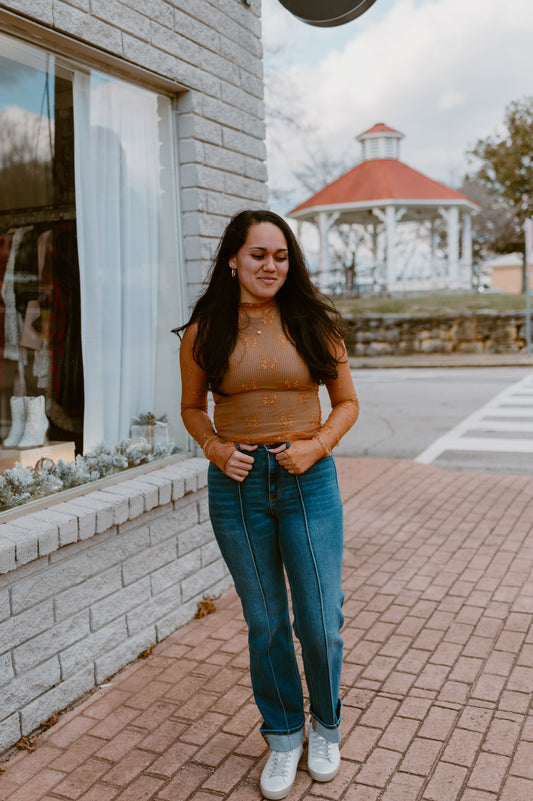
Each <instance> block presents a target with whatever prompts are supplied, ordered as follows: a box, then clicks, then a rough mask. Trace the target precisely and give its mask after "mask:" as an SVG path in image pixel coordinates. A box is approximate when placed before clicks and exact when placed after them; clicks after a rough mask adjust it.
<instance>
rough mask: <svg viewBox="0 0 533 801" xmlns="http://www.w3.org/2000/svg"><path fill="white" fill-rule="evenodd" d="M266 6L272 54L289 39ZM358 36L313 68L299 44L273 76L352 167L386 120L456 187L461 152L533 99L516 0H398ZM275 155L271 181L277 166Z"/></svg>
mask: <svg viewBox="0 0 533 801" xmlns="http://www.w3.org/2000/svg"><path fill="white" fill-rule="evenodd" d="M376 5H379V4H376ZM264 8H265V12H266V13H265V15H266V19H265V25H264V30H265V35H264V41H265V46H266V49H267V51H268V48H269V46H270V43H271V42H272V41H273V39H275V41H276V42H277V43H278V44H279V42H280V41H281V40H282V39H283V36H284V35H285V34H284V32H283V31H284V29H283V28H282V27H281V24H280V27H277V22H276V20H278V21H279V19H280V17H279V16H278V14H277V13H276V10H274V9H272V3H271V2H265V6H264ZM365 19H366V18H365V16H363V17H361V21H364V20H365ZM282 21H283V24H284V25H285V26H287V25H288V24H287V23H286V20H284V19H283V20H282ZM294 25H301V23H297V22H294ZM305 27H307V26H304V28H305ZM345 27H346V28H347V29H348V28H349V27H350V26H345ZM286 29H287V30H288V28H286ZM352 31H353V33H351V34H350V38H349V41H347V42H346V43H344V44H343V46H342V47H341V48H339V47H336V48H334V49H332V50H330V52H327V53H324V54H322V55H321V53H320V52H317V55H316V60H315V63H314V64H312V65H311V66H309V65H308V64H307V65H306V64H304V65H302V63H301V59H300V63H299V62H298V60H297V53H298V49H297V48H294V50H293V53H294V57H293V60H292V63H291V64H290V66H288V67H287V66H286V65H284V67H283V68H282V70H280V73H279V75H278V76H277V79H278V80H279V81H283V80H286V81H289V82H292V84H293V85H294V87H296V91H297V94H298V99H299V102H300V104H301V105H302V107H303V108H305V114H306V117H307V121H308V122H309V123H310V124H311V125H312V126H313V127H314V128H315V129H316V130H317V131H318V132H319V135H320V138H321V139H322V140H323V141H324V142H326V143H327V147H328V148H330V149H331V151H332V152H337V153H338V152H348V153H353V154H354V163H355V162H357V161H358V159H359V153H360V151H359V148H358V146H357V145H355V144H354V137H355V136H356V135H357V134H359V133H361V132H362V131H364V130H366V129H367V128H369V127H370V126H371V125H373V124H374V123H376V122H386V123H387V124H389V125H391V126H393V127H395V128H398V129H399V130H400V131H402V132H403V133H404V134H405V135H406V138H405V139H404V141H403V142H402V160H404V161H406V162H407V163H408V164H410V165H411V166H413V167H415V168H416V169H419V170H421V171H422V172H425V173H427V174H428V175H430V176H431V177H433V178H435V179H437V180H442V181H445V182H447V183H451V182H454V180H455V181H457V180H459V181H460V180H461V177H462V174H463V172H464V170H465V168H466V157H465V151H466V150H468V149H469V148H470V147H472V146H473V145H474V144H475V142H476V141H477V139H479V138H481V137H484V136H487V135H488V134H490V133H492V132H493V131H494V130H496V129H497V128H498V126H499V125H500V124H501V121H502V119H503V115H504V111H505V107H506V106H507V104H508V103H509V102H510V101H511V100H515V99H518V98H520V97H523V96H525V95H528V94H533V89H532V84H531V74H532V73H533V48H532V47H531V38H532V34H533V3H531V0H513V3H512V11H511V9H510V8H504V7H503V5H502V4H501V3H500V2H499V0H468V2H465V0H418V2H416V3H415V2H414V0H396V2H394V3H392V5H391V7H390V9H389V10H388V11H387V13H385V14H382V15H381V16H380V17H374V18H371V16H370V13H369V14H368V21H367V22H365V24H360V25H357V24H353V28H352ZM289 33H290V34H291V36H294V27H293V26H292V25H291V26H290V30H289ZM319 33H320V30H319V31H318V33H317V34H315V36H317V35H319ZM303 35H304V36H305V37H307V36H309V34H308V33H307V32H304V34H303ZM272 70H273V66H272V64H270V65H267V71H268V72H271V71H272ZM274 72H275V68H274ZM271 80H272V76H271ZM270 153H271V164H270V175H271V183H273V182H274V181H277V180H278V176H279V173H280V164H278V163H277V161H276V160H277V159H278V158H279V156H278V155H277V154H276V153H275V152H274V151H273V150H272V148H271V150H270ZM286 171H287V166H286V165H285V167H284V172H285V173H286Z"/></svg>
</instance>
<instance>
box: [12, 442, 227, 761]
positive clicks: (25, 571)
mask: <svg viewBox="0 0 533 801" xmlns="http://www.w3.org/2000/svg"><path fill="white" fill-rule="evenodd" d="M230 586H231V578H230V576H229V574H228V571H227V568H226V566H225V564H224V562H223V560H222V557H221V555H220V551H219V550H218V547H217V545H216V543H215V541H214V538H213V534H212V530H211V526H210V523H209V519H208V509H207V462H206V460H205V459H202V458H196V459H188V460H184V461H181V462H178V463H176V464H173V465H171V466H167V467H164V468H160V469H158V470H154V471H152V472H150V473H147V474H144V475H143V476H141V477H135V478H132V479H128V480H125V481H122V482H121V483H117V484H115V485H112V486H109V487H107V488H105V489H100V490H96V491H92V492H89V493H88V494H85V495H83V496H81V497H78V498H76V499H75V500H68V501H66V502H63V503H58V504H56V505H54V506H50V507H49V508H48V509H46V510H44V511H40V512H35V513H33V514H31V513H30V514H22V516H21V517H19V518H16V519H14V520H10V521H9V522H8V523H4V524H3V525H0V699H1V701H0V752H1V751H3V750H5V749H6V748H8V747H10V746H11V745H13V744H14V743H16V742H17V741H18V740H19V738H20V737H21V735H27V734H29V733H30V732H31V731H33V730H34V729H35V728H37V727H38V726H39V725H40V723H41V721H44V720H47V719H48V718H49V717H50V716H51V715H52V714H53V713H54V712H59V711H61V710H63V709H65V708H66V707H67V706H68V705H69V704H70V703H71V702H73V701H75V700H76V699H78V698H80V697H81V696H83V695H84V694H85V693H86V692H88V691H89V690H91V689H92V688H93V687H95V686H96V685H97V684H100V683H101V682H103V681H105V680H106V679H107V678H109V677H110V676H111V675H113V674H114V673H116V672H117V671H118V670H119V669H120V668H121V667H123V666H124V665H126V664H127V663H128V662H131V661H132V660H134V659H135V658H136V657H137V656H138V655H139V654H140V653H141V652H142V651H144V650H146V649H147V648H149V647H150V646H151V645H153V644H154V643H156V642H158V641H160V640H161V639H163V638H164V637H166V636H167V635H168V634H170V633H171V632H172V631H174V629H176V628H177V627H178V626H180V625H182V624H183V623H185V622H186V621H188V620H190V619H191V618H192V617H193V616H194V614H195V612H196V610H197V605H198V601H200V600H202V598H203V597H204V596H211V595H212V596H217V595H220V594H221V593H222V592H224V591H225V590H226V589H227V588H228V587H230Z"/></svg>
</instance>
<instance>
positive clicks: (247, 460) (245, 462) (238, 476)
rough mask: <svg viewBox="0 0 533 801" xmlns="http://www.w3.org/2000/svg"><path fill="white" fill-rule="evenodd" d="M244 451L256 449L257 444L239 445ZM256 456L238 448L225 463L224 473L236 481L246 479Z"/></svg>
mask: <svg viewBox="0 0 533 801" xmlns="http://www.w3.org/2000/svg"><path fill="white" fill-rule="evenodd" d="M239 448H242V450H243V451H255V449H256V448H257V445H239ZM253 463H254V457H253V456H248V454H246V453H243V452H242V451H240V450H238V449H236V450H234V451H233V453H232V454H231V456H230V457H229V459H228V461H227V462H226V464H225V465H224V473H225V474H226V475H227V476H229V478H233V479H234V480H235V481H244V479H245V478H246V476H247V475H248V473H249V472H250V470H251V469H252V467H253Z"/></svg>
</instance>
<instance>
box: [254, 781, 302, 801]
mask: <svg viewBox="0 0 533 801" xmlns="http://www.w3.org/2000/svg"><path fill="white" fill-rule="evenodd" d="M293 787H294V782H293V783H292V784H291V786H290V787H289V789H288V790H283V791H278V792H274V793H265V791H264V790H263V788H261V793H262V795H263V798H267V799H268V801H281V799H282V798H286V797H287V796H288V795H289V793H290V791H291V790H292V788H293ZM280 793H281V794H280Z"/></svg>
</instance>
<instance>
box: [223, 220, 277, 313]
mask: <svg viewBox="0 0 533 801" xmlns="http://www.w3.org/2000/svg"><path fill="white" fill-rule="evenodd" d="M229 265H230V267H231V268H233V269H235V270H237V278H238V279H239V284H240V289H241V303H262V302H265V301H267V300H270V299H271V298H273V297H274V296H275V295H276V293H277V292H278V291H279V290H280V289H281V287H282V286H283V284H284V283H285V279H286V278H287V273H288V271H289V252H288V249H287V240H286V239H285V235H284V233H283V231H282V230H281V229H280V228H278V226H277V225H274V224H273V223H270V222H260V223H254V224H253V225H251V226H250V228H249V229H248V236H247V237H246V242H245V243H244V245H243V246H242V248H241V249H240V250H239V251H238V252H237V253H236V254H235V256H232V258H231V259H230V261H229Z"/></svg>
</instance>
